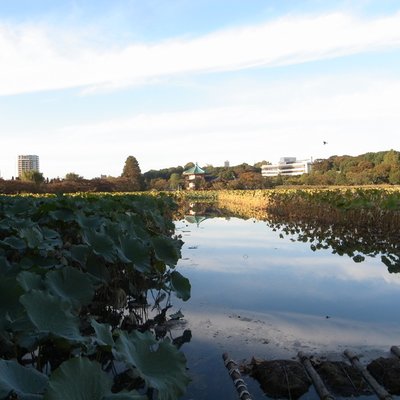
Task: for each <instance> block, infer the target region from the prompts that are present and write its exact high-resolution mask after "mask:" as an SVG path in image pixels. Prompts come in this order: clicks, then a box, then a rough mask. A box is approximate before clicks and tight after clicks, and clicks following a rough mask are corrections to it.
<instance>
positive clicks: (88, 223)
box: [76, 214, 104, 230]
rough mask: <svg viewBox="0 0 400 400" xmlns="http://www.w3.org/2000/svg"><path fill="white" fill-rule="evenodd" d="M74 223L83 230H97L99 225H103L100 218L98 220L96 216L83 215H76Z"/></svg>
mask: <svg viewBox="0 0 400 400" xmlns="http://www.w3.org/2000/svg"><path fill="white" fill-rule="evenodd" d="M76 222H77V223H78V224H79V225H80V226H81V227H82V228H83V229H92V230H95V229H99V228H100V227H101V225H102V224H103V223H104V221H103V219H102V218H99V217H98V216H97V215H90V216H86V215H84V214H77V216H76Z"/></svg>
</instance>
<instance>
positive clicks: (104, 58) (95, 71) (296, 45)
mask: <svg viewBox="0 0 400 400" xmlns="http://www.w3.org/2000/svg"><path fill="white" fill-rule="evenodd" d="M67 38H68V39H67ZM101 42H102V41H101V39H99V38H96V39H93V38H91V39H90V38H89V39H88V38H87V37H84V35H81V34H76V33H74V32H65V31H64V32H56V31H54V30H51V29H49V28H45V27H40V26H32V25H29V26H10V25H7V24H0V66H1V67H0V71H1V74H0V95H9V94H18V93H24V92H35V91H43V90H54V89H64V88H71V87H98V86H103V85H104V86H109V87H110V86H111V87H113V86H117V87H118V86H125V85H132V84H135V83H138V82H140V83H143V82H146V81H147V80H152V79H154V78H158V77H163V76H171V75H177V74H182V73H185V74H187V73H202V72H209V71H227V70H236V69H245V68H253V67H257V66H277V65H286V64H297V63H304V62H308V61H312V60H319V59H325V58H332V57H339V56H344V55H349V54H355V53H360V52H369V51H379V50H384V49H388V48H394V47H400V13H397V14H394V15H391V16H387V17H380V18H375V19H358V18H356V17H354V16H351V15H347V14H344V13H330V14H325V15H317V16H290V17H282V18H280V19H278V20H275V21H269V22H267V23H265V24H259V25H256V26H246V27H240V28H232V29H226V30H221V31H216V32H212V33H210V34H207V35H204V36H200V37H195V38H175V39H174V38H173V39H169V40H164V41H160V42H159V43H152V44H144V43H132V44H130V45H127V46H125V47H115V48H113V47H110V44H109V42H107V46H105V47H104V48H103V47H102V46H101Z"/></svg>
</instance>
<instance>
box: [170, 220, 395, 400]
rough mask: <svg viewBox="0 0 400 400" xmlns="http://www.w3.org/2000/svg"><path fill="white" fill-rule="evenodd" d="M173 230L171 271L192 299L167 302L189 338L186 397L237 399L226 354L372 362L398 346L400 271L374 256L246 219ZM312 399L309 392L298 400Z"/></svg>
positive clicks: (253, 387) (186, 224)
mask: <svg viewBox="0 0 400 400" xmlns="http://www.w3.org/2000/svg"><path fill="white" fill-rule="evenodd" d="M175 225H176V232H177V234H180V235H181V236H182V239H183V241H184V246H183V249H182V259H181V260H180V262H179V264H178V269H179V271H180V272H182V274H183V275H185V276H186V277H188V278H189V280H190V282H191V285H192V296H191V299H190V300H189V301H188V302H185V303H184V302H178V301H175V303H174V306H175V307H177V308H181V310H182V313H183V314H184V316H185V321H186V324H185V325H184V326H183V327H182V330H183V329H190V330H191V332H192V339H191V341H190V343H188V344H185V345H184V346H183V347H182V350H183V351H184V353H185V355H186V357H187V360H188V368H189V372H190V375H191V378H192V383H191V384H190V386H189V388H188V391H187V394H186V395H185V397H184V399H196V400H200V399H216V398H220V399H228V400H229V399H232V400H233V399H238V396H237V394H236V392H235V390H234V387H233V383H232V381H231V380H230V377H229V375H228V372H227V370H226V369H225V367H224V364H223V361H222V354H223V353H224V352H228V353H229V355H230V357H232V358H233V359H235V360H236V361H243V360H247V361H250V359H251V358H252V357H253V356H254V357H257V358H262V359H296V356H297V353H298V352H299V351H303V352H306V353H308V354H314V355H318V356H325V357H328V358H335V357H336V358H340V356H341V354H342V353H343V351H344V350H345V349H351V350H353V351H355V352H356V353H358V354H360V355H362V356H364V357H366V358H368V357H369V358H372V357H374V356H377V355H378V356H385V355H388V353H389V351H390V347H391V346H392V345H398V344H399V337H400V319H399V312H398V304H399V299H400V274H398V273H395V272H393V270H392V271H391V272H389V269H388V267H387V265H385V264H384V263H383V262H382V255H383V256H384V255H385V254H383V253H382V251H381V250H379V249H377V250H376V251H375V256H371V255H374V252H373V251H372V250H371V251H370V252H369V253H370V254H369V255H365V254H364V255H363V254H362V253H360V252H358V253H356V255H355V256H354V253H352V255H353V257H350V256H348V255H346V254H344V255H343V256H340V255H339V253H340V254H343V252H340V251H339V252H338V251H337V248H336V247H335V243H338V241H339V242H340V237H336V242H334V241H332V240H331V241H328V242H329V243H331V245H326V242H323V241H322V242H323V243H324V244H325V245H324V246H321V245H318V244H317V248H318V250H316V246H315V244H311V243H310V242H311V239H310V240H304V237H303V238H302V240H300V241H299V233H300V236H301V234H302V231H301V230H297V232H295V233H294V234H291V233H290V232H288V231H287V230H286V232H285V224H281V225H279V226H278V228H277V226H276V224H275V225H274V224H271V223H268V221H262V220H257V219H254V218H250V219H241V218H238V217H232V216H231V217H223V216H220V217H213V218H212V217H207V216H193V215H192V216H186V218H182V219H181V220H179V221H177V222H176V223H175ZM356 239H357V238H356ZM357 240H358V239H357ZM378 242H379V241H378V240H377V241H376V243H378ZM342 244H343V243H342ZM245 381H246V383H247V384H248V386H249V390H250V392H251V393H252V395H253V397H254V398H255V399H256V398H263V397H264V398H265V395H264V394H263V393H262V391H261V389H260V388H259V385H258V383H257V382H256V381H254V380H252V378H250V377H248V376H245ZM316 397H317V396H316V394H315V392H314V391H313V389H311V390H310V392H309V393H307V394H305V395H304V396H303V397H302V398H304V399H306V398H309V399H315V398H316Z"/></svg>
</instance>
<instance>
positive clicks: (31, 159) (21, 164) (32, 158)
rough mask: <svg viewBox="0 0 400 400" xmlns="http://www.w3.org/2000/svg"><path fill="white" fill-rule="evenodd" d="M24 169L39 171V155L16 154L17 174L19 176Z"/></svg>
mask: <svg viewBox="0 0 400 400" xmlns="http://www.w3.org/2000/svg"><path fill="white" fill-rule="evenodd" d="M25 171H38V172H39V156H36V155H32V154H29V155H20V156H18V176H19V177H21V176H22V174H23V173H24V172H25Z"/></svg>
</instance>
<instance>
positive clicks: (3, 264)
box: [0, 256, 11, 274]
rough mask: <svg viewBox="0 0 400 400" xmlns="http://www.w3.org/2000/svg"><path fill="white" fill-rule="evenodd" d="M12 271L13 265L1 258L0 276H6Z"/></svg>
mask: <svg viewBox="0 0 400 400" xmlns="http://www.w3.org/2000/svg"><path fill="white" fill-rule="evenodd" d="M10 269H11V265H10V263H9V262H8V260H7V258H5V257H4V256H0V274H6V273H7V272H8V271H9V270H10Z"/></svg>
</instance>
